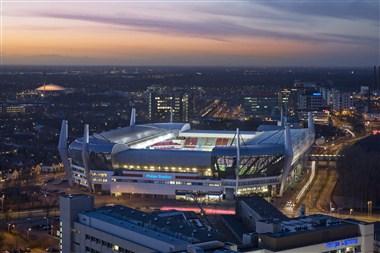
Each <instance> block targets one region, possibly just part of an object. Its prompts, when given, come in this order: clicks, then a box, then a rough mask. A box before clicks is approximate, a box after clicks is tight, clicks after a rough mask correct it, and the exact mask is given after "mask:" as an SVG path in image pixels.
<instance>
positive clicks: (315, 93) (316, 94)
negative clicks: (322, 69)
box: [313, 92, 322, 96]
mask: <svg viewBox="0 0 380 253" xmlns="http://www.w3.org/2000/svg"><path fill="white" fill-rule="evenodd" d="M321 95H322V94H321V93H320V92H314V93H313V96H321Z"/></svg>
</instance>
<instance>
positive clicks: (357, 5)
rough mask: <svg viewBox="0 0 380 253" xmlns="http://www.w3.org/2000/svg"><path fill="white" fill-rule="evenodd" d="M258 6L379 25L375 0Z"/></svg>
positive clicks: (302, 2) (377, 6) (340, 0)
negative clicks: (365, 21)
mask: <svg viewBox="0 0 380 253" xmlns="http://www.w3.org/2000/svg"><path fill="white" fill-rule="evenodd" d="M260 4H262V5H264V6H268V7H271V8H273V9H276V10H281V11H286V12H291V13H293V14H301V15H307V16H320V17H333V18H340V19H348V20H352V19H360V20H369V21H372V22H374V23H375V24H377V25H379V23H380V2H379V1H377V0H330V1H262V2H260Z"/></svg>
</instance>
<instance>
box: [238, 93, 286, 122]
mask: <svg viewBox="0 0 380 253" xmlns="http://www.w3.org/2000/svg"><path fill="white" fill-rule="evenodd" d="M243 108H244V111H245V114H246V116H247V117H253V118H266V117H273V116H274V114H275V109H278V96H276V95H275V94H272V93H264V92H262V93H260V94H255V95H252V96H246V97H244V99H243Z"/></svg>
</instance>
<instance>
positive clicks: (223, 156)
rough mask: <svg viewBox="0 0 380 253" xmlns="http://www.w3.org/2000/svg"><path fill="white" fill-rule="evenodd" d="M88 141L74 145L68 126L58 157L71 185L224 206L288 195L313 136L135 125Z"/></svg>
mask: <svg viewBox="0 0 380 253" xmlns="http://www.w3.org/2000/svg"><path fill="white" fill-rule="evenodd" d="M135 118H136V112H135V110H134V109H133V110H132V115H131V121H130V126H128V127H124V128H118V129H114V130H111V131H107V132H102V133H95V134H92V135H91V136H90V135H89V126H88V125H85V126H84V136H83V137H82V138H78V139H76V140H74V141H73V142H72V143H71V144H70V145H67V140H68V122H67V121H65V120H64V121H62V127H61V133H60V139H59V144H58V150H59V153H60V156H61V159H62V162H63V164H64V167H65V170H66V173H67V176H68V178H69V182H70V183H71V184H78V185H81V186H84V187H87V188H88V189H89V190H90V191H93V192H103V193H110V194H112V195H116V196H119V195H122V194H142V195H153V196H156V197H159V196H161V197H168V198H176V199H186V200H194V199H195V198H197V199H199V198H200V199H203V200H208V201H218V200H222V199H225V198H227V199H232V198H234V197H235V196H236V195H250V194H255V193H256V194H257V193H260V194H263V195H267V196H268V195H281V194H282V193H283V191H284V189H285V188H286V186H287V185H288V184H289V182H291V181H292V180H293V179H294V178H295V177H296V176H297V174H299V173H300V172H301V171H302V166H301V165H302V163H303V161H304V159H303V158H304V157H305V154H307V152H308V150H309V149H310V147H311V145H312V144H313V142H314V136H315V134H314V125H313V119H312V116H311V114H309V118H308V127H307V128H297V129H290V128H289V126H288V125H287V124H279V126H275V127H268V131H265V130H262V131H239V129H237V130H236V131H220V130H215V131H214V130H193V129H191V126H190V124H188V123H173V122H168V123H152V124H136V123H135V122H136V120H135Z"/></svg>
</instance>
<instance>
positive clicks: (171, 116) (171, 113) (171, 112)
mask: <svg viewBox="0 0 380 253" xmlns="http://www.w3.org/2000/svg"><path fill="white" fill-rule="evenodd" d="M170 123H173V107H170Z"/></svg>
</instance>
